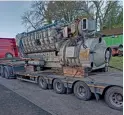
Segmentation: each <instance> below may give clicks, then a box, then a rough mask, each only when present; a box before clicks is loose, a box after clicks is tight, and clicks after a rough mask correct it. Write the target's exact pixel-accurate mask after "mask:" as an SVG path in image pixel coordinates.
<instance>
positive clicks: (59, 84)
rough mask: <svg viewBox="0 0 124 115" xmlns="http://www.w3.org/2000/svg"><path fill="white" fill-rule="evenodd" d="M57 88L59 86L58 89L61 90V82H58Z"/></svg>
mask: <svg viewBox="0 0 124 115" xmlns="http://www.w3.org/2000/svg"><path fill="white" fill-rule="evenodd" d="M56 88H57V90H61V83H59V82H57V83H56Z"/></svg>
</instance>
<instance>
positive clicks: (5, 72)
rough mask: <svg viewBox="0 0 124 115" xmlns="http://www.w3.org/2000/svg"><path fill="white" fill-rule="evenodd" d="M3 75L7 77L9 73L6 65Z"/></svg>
mask: <svg viewBox="0 0 124 115" xmlns="http://www.w3.org/2000/svg"><path fill="white" fill-rule="evenodd" d="M4 76H5V78H7V79H9V76H10V74H9V69H8V67H7V66H4Z"/></svg>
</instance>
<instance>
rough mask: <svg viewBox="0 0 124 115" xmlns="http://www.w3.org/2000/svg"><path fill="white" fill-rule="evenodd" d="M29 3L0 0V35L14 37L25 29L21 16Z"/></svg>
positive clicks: (28, 6)
mask: <svg viewBox="0 0 124 115" xmlns="http://www.w3.org/2000/svg"><path fill="white" fill-rule="evenodd" d="M30 4H31V2H30V1H0V37H4V38H5V37H15V36H16V34H17V33H21V32H24V31H25V28H24V26H23V25H22V20H21V16H22V15H23V13H24V12H25V11H26V10H28V9H29V8H30Z"/></svg>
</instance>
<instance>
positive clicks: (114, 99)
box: [110, 93, 123, 107]
mask: <svg viewBox="0 0 124 115" xmlns="http://www.w3.org/2000/svg"><path fill="white" fill-rule="evenodd" d="M110 100H111V103H112V104H113V105H115V106H117V107H121V106H123V97H122V95H121V94H119V93H113V94H111V96H110Z"/></svg>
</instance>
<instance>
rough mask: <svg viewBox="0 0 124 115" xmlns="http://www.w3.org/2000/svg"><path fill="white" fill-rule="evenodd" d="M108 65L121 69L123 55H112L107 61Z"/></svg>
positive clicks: (111, 69)
mask: <svg viewBox="0 0 124 115" xmlns="http://www.w3.org/2000/svg"><path fill="white" fill-rule="evenodd" d="M109 65H110V66H113V67H115V68H118V69H121V70H123V56H122V57H118V56H116V57H112V58H111V60H110V63H109ZM113 70H115V69H114V68H110V71H113Z"/></svg>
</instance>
